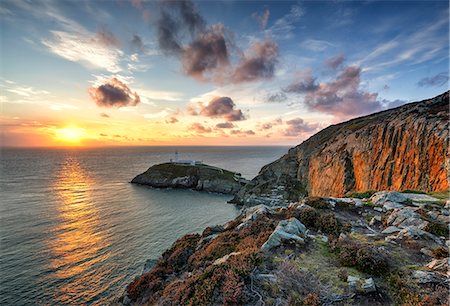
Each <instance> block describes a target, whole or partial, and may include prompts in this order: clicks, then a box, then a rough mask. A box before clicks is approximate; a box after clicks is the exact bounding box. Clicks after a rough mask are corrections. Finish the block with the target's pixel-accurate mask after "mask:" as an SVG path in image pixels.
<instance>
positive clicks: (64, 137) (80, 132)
mask: <svg viewBox="0 0 450 306" xmlns="http://www.w3.org/2000/svg"><path fill="white" fill-rule="evenodd" d="M85 134H86V131H85V130H84V129H82V128H79V127H65V128H60V129H58V130H56V138H57V139H58V140H61V141H64V142H68V143H71V144H78V143H80V141H81V140H82V139H83V137H84V135H85Z"/></svg>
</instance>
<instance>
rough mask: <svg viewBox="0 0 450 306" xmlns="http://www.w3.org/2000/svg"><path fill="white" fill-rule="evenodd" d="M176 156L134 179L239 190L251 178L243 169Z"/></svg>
mask: <svg viewBox="0 0 450 306" xmlns="http://www.w3.org/2000/svg"><path fill="white" fill-rule="evenodd" d="M175 156H176V158H175V160H171V161H170V162H168V163H162V164H158V165H154V166H152V167H150V168H149V169H148V170H147V171H145V172H144V173H142V174H139V175H138V176H136V177H135V178H133V180H132V181H131V183H133V184H140V185H147V186H151V187H156V188H181V189H192V190H197V191H206V192H216V193H223V194H231V195H234V194H236V193H237V192H238V191H239V190H240V189H241V188H242V186H244V185H245V184H246V183H247V182H248V180H246V179H244V178H243V177H242V176H241V174H240V173H237V172H232V171H228V170H225V169H222V168H219V167H214V166H210V165H206V164H204V163H203V162H201V161H194V160H178V154H177V153H175Z"/></svg>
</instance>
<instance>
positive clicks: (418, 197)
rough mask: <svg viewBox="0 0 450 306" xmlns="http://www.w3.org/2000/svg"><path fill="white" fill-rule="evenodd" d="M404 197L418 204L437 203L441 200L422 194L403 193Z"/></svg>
mask: <svg viewBox="0 0 450 306" xmlns="http://www.w3.org/2000/svg"><path fill="white" fill-rule="evenodd" d="M402 195H403V196H404V197H406V198H407V199H410V200H411V201H416V202H437V201H439V199H437V198H435V197H432V196H429V195H427V194H422V193H402Z"/></svg>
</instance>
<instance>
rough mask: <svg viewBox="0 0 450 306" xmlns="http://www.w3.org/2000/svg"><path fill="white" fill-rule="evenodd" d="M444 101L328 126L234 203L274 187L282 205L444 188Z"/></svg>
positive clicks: (446, 139)
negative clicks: (348, 195)
mask: <svg viewBox="0 0 450 306" xmlns="http://www.w3.org/2000/svg"><path fill="white" fill-rule="evenodd" d="M448 99H449V93H448V92H445V93H443V94H441V95H439V96H437V97H435V98H432V99H428V100H424V101H421V102H417V103H410V104H406V105H404V106H402V107H399V108H394V109H390V110H387V111H383V112H380V113H376V114H372V115H368V116H364V117H360V118H356V119H353V120H350V121H347V122H343V123H340V124H336V125H332V126H329V127H327V128H325V129H323V130H322V131H320V132H318V133H317V134H315V135H313V136H312V137H310V138H309V139H307V140H306V141H303V142H302V143H301V144H299V145H298V146H296V147H294V148H291V149H290V150H289V151H288V152H287V154H285V155H284V156H282V157H281V158H280V159H278V160H276V161H274V162H272V163H270V164H268V165H266V166H264V167H263V168H262V169H261V170H260V172H259V174H258V175H257V176H256V177H255V178H253V179H252V181H251V182H250V183H249V184H247V185H246V186H245V187H243V188H242V189H241V190H240V191H239V192H238V193H237V194H236V197H235V200H236V202H240V203H242V204H246V205H247V202H246V199H249V198H252V197H260V196H261V195H263V194H270V193H271V191H272V190H273V189H277V188H278V187H279V186H284V187H285V189H284V190H280V191H279V192H278V193H277V194H280V195H282V196H283V199H285V200H288V202H287V203H289V202H291V201H298V199H299V198H300V197H303V196H305V195H309V196H326V197H330V196H332V197H342V196H344V195H345V194H346V193H349V192H353V191H356V192H364V191H367V190H404V189H410V190H421V191H444V190H448V189H449V182H448V180H447V173H448V171H449V170H450V169H449V166H450V164H449V163H448V161H447V149H448V146H449V129H448V118H449V109H448ZM437 110H439V112H436V111H437ZM438 114H440V115H438ZM418 131H420V132H418ZM418 157H420V158H418ZM413 173H414V174H413ZM378 197H379V195H377V199H378ZM405 199H408V198H407V197H406V196H405V195H404V194H400V193H396V194H394V195H389V202H392V203H398V204H407V202H406V201H405ZM400 200H401V201H400ZM408 200H409V199H408ZM372 202H373V201H372ZM248 205H254V204H253V203H252V202H251V201H249V202H248ZM286 205H287V204H286ZM387 208H389V206H388V207H387Z"/></svg>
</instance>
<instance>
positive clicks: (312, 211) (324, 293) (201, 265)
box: [113, 192, 450, 305]
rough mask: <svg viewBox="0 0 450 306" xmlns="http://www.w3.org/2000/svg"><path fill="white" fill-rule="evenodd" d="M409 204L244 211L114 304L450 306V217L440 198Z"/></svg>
mask: <svg viewBox="0 0 450 306" xmlns="http://www.w3.org/2000/svg"><path fill="white" fill-rule="evenodd" d="M408 196H409V197H410V198H413V199H416V200H411V201H403V199H404V197H405V194H403V193H390V192H381V193H378V194H375V195H374V196H373V197H372V198H373V199H385V200H387V199H388V200H389V202H390V203H394V202H393V201H396V200H399V201H401V202H395V203H396V204H398V205H401V206H402V208H400V209H393V210H391V209H385V207H384V206H386V205H387V204H388V202H387V201H385V202H383V201H381V200H380V201H379V202H377V203H378V204H375V203H373V202H372V200H371V199H362V200H360V199H347V198H304V199H303V200H302V201H301V202H295V203H291V204H290V205H289V206H288V207H268V206H264V205H259V206H254V207H247V208H245V209H244V210H243V211H242V213H241V215H240V216H238V217H237V218H236V219H235V220H232V221H230V222H228V223H226V224H224V225H223V226H215V227H211V228H207V229H205V230H204V231H203V233H202V234H201V235H200V234H191V235H186V236H184V237H182V238H180V239H179V240H177V241H176V242H175V243H174V244H173V245H172V247H171V248H170V249H169V250H167V251H166V252H164V253H163V254H162V256H161V257H160V258H159V259H158V260H157V262H156V263H155V264H152V268H151V270H149V271H147V270H146V271H144V273H143V274H142V275H140V276H138V277H136V278H135V280H134V281H133V282H131V283H130V284H129V285H128V286H127V288H126V290H125V292H124V293H123V295H122V296H121V297H119V298H117V299H116V300H115V301H114V302H113V304H115V305H447V304H448V285H449V280H448V260H449V258H448V256H449V252H448V246H449V245H450V240H448V226H449V220H448V216H449V211H448V209H447V208H445V207H444V201H443V200H441V199H437V198H433V197H423V196H420V195H418V194H408ZM424 198H425V199H426V200H424ZM417 199H420V201H417ZM380 210H381V211H380ZM430 216H433V218H432V217H430ZM440 216H445V217H447V219H446V221H445V222H441V221H438V219H440V218H439V217H440ZM371 217H373V218H375V217H378V219H379V220H381V221H380V222H378V223H377V224H372V222H370V223H369V221H368V220H370V219H371ZM424 222H426V226H424V227H423V228H422V229H419V228H418V227H417V226H414V225H410V224H422V223H424ZM393 225H395V226H398V228H397V229H396V230H394V231H392V227H393ZM422 301H423V303H422Z"/></svg>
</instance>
